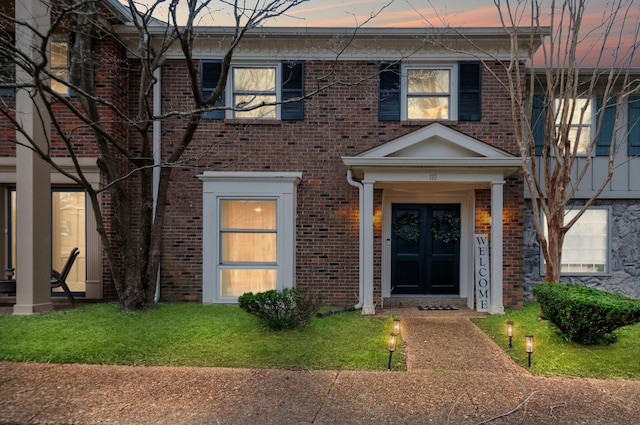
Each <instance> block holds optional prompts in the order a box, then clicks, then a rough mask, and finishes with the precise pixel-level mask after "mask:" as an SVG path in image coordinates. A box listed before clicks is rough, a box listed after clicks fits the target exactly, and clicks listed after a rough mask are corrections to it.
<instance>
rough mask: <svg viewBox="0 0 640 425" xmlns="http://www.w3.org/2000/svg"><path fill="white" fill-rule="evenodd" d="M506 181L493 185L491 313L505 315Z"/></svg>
mask: <svg viewBox="0 0 640 425" xmlns="http://www.w3.org/2000/svg"><path fill="white" fill-rule="evenodd" d="M503 186H504V181H499V182H492V183H491V302H490V303H489V313H491V314H504V305H503V296H502V240H503V239H502V238H503V234H502V224H503V223H502V209H503V193H502V192H503Z"/></svg>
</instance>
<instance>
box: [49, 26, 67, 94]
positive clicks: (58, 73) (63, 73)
mask: <svg viewBox="0 0 640 425" xmlns="http://www.w3.org/2000/svg"><path fill="white" fill-rule="evenodd" d="M70 47H71V46H70V42H69V36H68V35H63V36H56V37H54V38H53V39H52V40H51V62H50V63H51V74H53V75H54V76H55V77H57V78H58V79H60V80H61V81H69V50H70ZM61 81H58V80H55V79H53V78H52V79H51V89H52V90H53V91H55V92H57V93H60V94H69V86H67V85H66V84H64V83H63V82H61Z"/></svg>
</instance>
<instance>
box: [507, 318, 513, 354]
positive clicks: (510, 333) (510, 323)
mask: <svg viewBox="0 0 640 425" xmlns="http://www.w3.org/2000/svg"><path fill="white" fill-rule="evenodd" d="M507 336H508V337H509V348H511V347H512V339H513V320H508V321H507Z"/></svg>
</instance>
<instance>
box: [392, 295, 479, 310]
mask: <svg viewBox="0 0 640 425" xmlns="http://www.w3.org/2000/svg"><path fill="white" fill-rule="evenodd" d="M383 306H384V308H406V307H414V308H420V306H422V307H431V306H433V307H435V309H437V307H438V306H440V307H445V306H447V307H451V306H453V307H457V308H461V307H467V299H466V298H460V297H452V296H403V297H391V298H385V299H384V300H383Z"/></svg>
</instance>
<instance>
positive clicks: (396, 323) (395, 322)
mask: <svg viewBox="0 0 640 425" xmlns="http://www.w3.org/2000/svg"><path fill="white" fill-rule="evenodd" d="M399 334H400V319H393V329H392V330H391V335H399Z"/></svg>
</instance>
